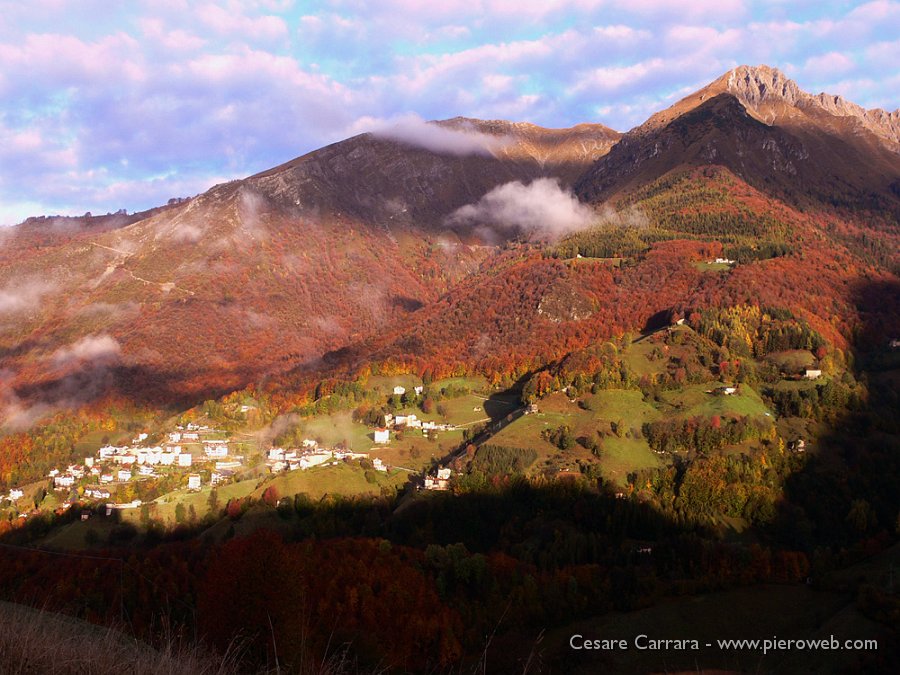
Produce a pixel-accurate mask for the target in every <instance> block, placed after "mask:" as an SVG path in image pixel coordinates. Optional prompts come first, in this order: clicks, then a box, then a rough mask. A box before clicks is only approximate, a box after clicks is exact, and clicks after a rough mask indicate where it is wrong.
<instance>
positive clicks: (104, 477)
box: [0, 423, 244, 508]
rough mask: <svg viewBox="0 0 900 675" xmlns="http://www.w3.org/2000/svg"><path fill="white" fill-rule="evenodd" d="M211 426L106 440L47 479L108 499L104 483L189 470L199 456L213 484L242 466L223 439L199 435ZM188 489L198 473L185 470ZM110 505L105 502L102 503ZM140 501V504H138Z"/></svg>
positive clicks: (12, 497)
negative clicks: (162, 436)
mask: <svg viewBox="0 0 900 675" xmlns="http://www.w3.org/2000/svg"><path fill="white" fill-rule="evenodd" d="M217 433H218V432H217V431H216V430H215V429H211V428H209V427H207V426H203V425H197V424H193V423H190V424H187V425H186V426H178V427H176V431H173V432H171V433H169V434H168V436H167V438H166V442H165V443H163V444H162V445H155V446H148V445H146V444H145V443H146V441H147V438H148V437H149V436H148V434H146V433H141V434H138V435H137V436H136V437H135V438H133V439H132V440H131V443H130V444H129V445H123V446H115V445H105V446H103V447H101V448H100V449H99V450H98V451H97V456H96V457H85V458H84V463H83V464H70V465H69V466H67V467H66V468H65V469H52V470H51V471H50V472H49V473H48V478H50V479H52V481H53V488H54V489H55V490H57V491H60V492H66V491H70V490H72V489H73V488H74V487H76V486H77V485H79V484H82V483H87V484H86V485H85V490H84V496H85V497H87V498H88V499H109V498H110V497H111V492H110V489H109V487H107V486H111V485H113V484H116V483H118V484H121V483H125V482H128V481H130V480H132V479H133V478H152V477H155V476H157V470H158V468H159V467H171V468H172V470H175V471H177V470H184V469H191V468H192V467H193V466H194V464H195V463H196V462H198V461H203V462H205V463H206V464H212V465H213V470H212V471H211V480H210V483H211V484H212V485H217V484H219V483H222V482H224V481H226V480H228V479H229V478H231V477H232V476H233V475H234V473H235V471H236V470H237V469H239V468H240V467H241V466H242V463H243V459H244V458H243V457H242V456H240V455H232V454H231V453H230V452H229V447H228V441H225V440H209V439H205V438H203V437H204V436H207V435H210V434H217ZM183 443H196V444H201V445H202V446H203V456H202V457H195V455H194V454H192V453H191V452H189V451H188V450H187V449H186V448H185V447H184V446H183V445H182V444H183ZM187 479H188V489H189V490H193V491H197V490H200V488H201V486H202V483H201V476H200V474H198V473H190V474H188V476H187ZM23 496H24V492H23V490H21V489H19V488H13V489H11V490H10V491H9V494H8V495H6V496H0V498H5V499H8V500H9V501H10V502H13V503H15V502H16V501H18V500H19V499H22V497H23ZM107 506H110V505H107ZM138 506H140V504H138ZM112 508H136V507H135V506H134V505H133V504H132V505H127V504H126V505H112Z"/></svg>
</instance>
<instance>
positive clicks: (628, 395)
mask: <svg viewBox="0 0 900 675" xmlns="http://www.w3.org/2000/svg"><path fill="white" fill-rule="evenodd" d="M585 401H586V403H587V404H588V405H589V406H590V407H591V408H593V410H585V409H584V408H582V407H581V406H580V405H579V404H578V403H571V402H570V401H569V399H568V398H567V397H566V396H565V395H563V394H552V395H550V396H548V397H546V398H544V399H542V400H541V401H540V402H539V404H538V407H539V410H540V412H538V413H535V414H531V415H525V416H524V417H521V418H519V419H517V420H516V421H515V422H513V423H512V424H510V425H509V426H507V427H506V428H504V429H503V430H501V431H500V432H499V433H497V434H496V435H494V436H493V437H492V438H491V441H490V442H491V443H495V444H497V445H508V446H513V447H520V448H533V449H534V450H535V451H537V453H538V459H537V461H536V462H535V464H534V467H535V468H534V470H535V471H539V470H542V469H545V468H547V467H549V466H554V465H555V466H556V467H557V468H559V469H576V470H577V460H582V461H587V462H594V461H598V460H596V458H594V456H593V455H592V454H591V453H590V451H588V450H587V449H586V448H584V447H582V446H581V445H578V444H576V445H575V447H574V448H572V449H571V450H568V451H561V450H560V449H559V448H557V447H556V446H554V445H552V444H551V443H549V442H548V441H546V440H544V439H543V438H541V432H542V431H544V430H545V429H555V428H557V427H559V426H561V425H567V426H568V427H569V428H570V429H571V430H572V432H573V433H574V434H575V436H576V437H586V438H591V439H598V440H600V444H601V454H600V458H599V464H600V466H601V467H602V469H603V475H604V476H606V477H607V478H608V479H610V480H613V481H615V482H616V483H618V484H624V483H625V481H626V478H627V476H628V474H629V473H631V472H632V471H636V470H637V469H641V468H645V467H652V466H659V465H660V459H659V457H658V456H657V455H656V454H655V453H654V452H653V451H652V450H651V449H650V446H649V445H647V441H646V440H644V439H643V438H642V437H640V434H639V433H637V432H639V430H640V429H641V427H642V426H643V424H644V422H649V421H652V420H655V419H658V418H659V416H660V413H659V412H658V411H656V410H655V409H654V408H653V407H652V406H651V405H649V404H647V403H645V402H644V401H643V400H642V396H641V392H639V391H633V390H624V389H613V390H609V391H601V392H599V393H598V394H596V395H593V396H588V397H586V398H585ZM620 421H622V422H624V427H625V429H626V430H627V432H623V435H622V437H618V436H615V435H613V434H612V426H611V424H610V423H611V422H612V423H616V424H617V423H618V422H620ZM598 431H600V432H601V433H602V434H603V435H602V437H601V436H598V433H597V432H598ZM626 433H627V435H626Z"/></svg>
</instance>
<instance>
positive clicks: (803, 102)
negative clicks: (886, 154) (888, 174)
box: [701, 65, 900, 152]
mask: <svg viewBox="0 0 900 675" xmlns="http://www.w3.org/2000/svg"><path fill="white" fill-rule="evenodd" d="M706 90H710V91H711V92H716V93H718V92H728V93H730V94H733V95H734V96H736V97H737V98H738V100H740V101H741V103H743V104H744V105H745V106H746V107H747V109H748V110H749V111H750V113H751V114H752V115H754V116H755V117H757V118H758V119H760V120H761V121H763V122H765V123H766V124H775V123H778V122H783V121H785V119H787V118H790V117H795V116H796V114H797V113H798V112H801V113H806V114H807V115H810V114H811V115H813V116H818V117H821V116H823V115H827V116H830V117H832V118H841V119H844V120H846V121H849V122H851V123H857V124H858V125H860V126H862V127H863V128H865V129H867V130H868V131H870V132H872V133H873V134H875V135H876V136H878V137H879V138H880V139H881V140H882V141H883V142H885V144H886V145H887V146H888V147H889V148H890V149H891V150H894V151H895V152H900V110H895V111H894V112H887V111H885V110H882V109H880V108H874V109H872V110H866V109H865V108H863V107H862V106H860V105H857V104H856V103H853V102H851V101H848V100H846V99H845V98H843V97H842V96H839V95H836V94H826V93H819V94H816V95H812V94H809V93H807V92H805V91H803V90H802V89H801V88H800V87H799V86H798V85H797V83H796V82H794V81H793V80H792V79H790V78H789V77H787V75H785V74H784V73H783V72H781V71H780V70H778V69H777V68H772V67H771V66H766V65H759V66H738V67H737V68H734V69H733V70H730V71H728V72H727V73H725V75H723V76H722V77H721V78H719V79H718V80H716V81H715V82H713V83H712V84H711V85H710V86H709V87H707V88H706ZM701 91H704V90H701Z"/></svg>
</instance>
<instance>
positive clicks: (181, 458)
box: [178, 452, 194, 467]
mask: <svg viewBox="0 0 900 675" xmlns="http://www.w3.org/2000/svg"><path fill="white" fill-rule="evenodd" d="M193 464H194V456H193V455H192V454H190V453H188V452H183V453H181V454H180V455H178V466H181V467H189V466H193Z"/></svg>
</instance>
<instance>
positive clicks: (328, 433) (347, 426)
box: [303, 411, 375, 452]
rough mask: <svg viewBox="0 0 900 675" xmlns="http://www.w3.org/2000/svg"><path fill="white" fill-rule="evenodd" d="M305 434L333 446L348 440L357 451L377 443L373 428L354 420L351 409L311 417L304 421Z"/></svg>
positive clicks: (352, 448) (365, 449)
mask: <svg viewBox="0 0 900 675" xmlns="http://www.w3.org/2000/svg"><path fill="white" fill-rule="evenodd" d="M303 428H304V434H305V436H306V437H307V438H314V439H316V440H318V441H319V443H320V444H322V445H324V446H326V447H331V446H333V445H337V444H338V443H342V442H346V443H347V444H348V446H349V447H350V449H351V450H353V451H355V452H368V451H369V449H370V448H371V447H372V446H373V445H375V441H374V439H373V437H372V429H370V428H369V427H367V426H366V425H364V424H360V423H359V422H354V421H353V417H352V415H351V413H350V412H349V411H347V412H338V413H333V414H331V415H321V416H318V417H311V418H309V419H307V420H304V422H303Z"/></svg>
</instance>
